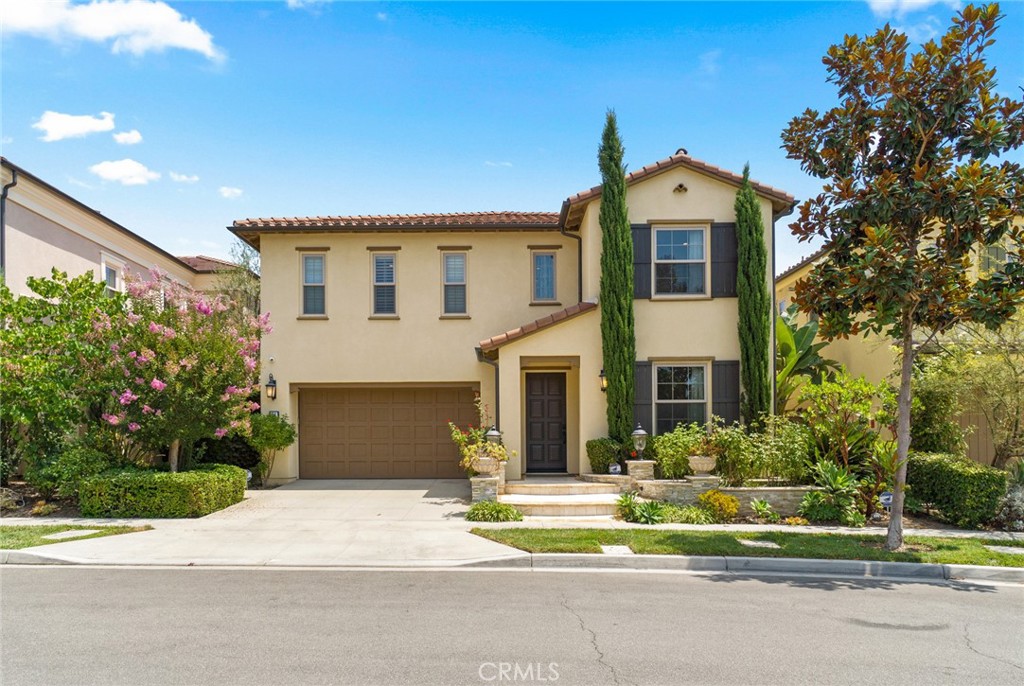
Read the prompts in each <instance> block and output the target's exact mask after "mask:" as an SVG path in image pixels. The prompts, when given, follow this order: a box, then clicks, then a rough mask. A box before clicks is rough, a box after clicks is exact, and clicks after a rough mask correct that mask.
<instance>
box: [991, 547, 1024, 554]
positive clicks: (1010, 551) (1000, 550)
mask: <svg viewBox="0 0 1024 686" xmlns="http://www.w3.org/2000/svg"><path fill="white" fill-rule="evenodd" d="M985 547H986V548H988V549H989V550H991V551H992V552H994V553H1006V554H1007V555H1024V548H1014V547H1012V546H1008V545H987V546H985Z"/></svg>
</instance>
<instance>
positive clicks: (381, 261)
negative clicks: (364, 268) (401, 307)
mask: <svg viewBox="0 0 1024 686" xmlns="http://www.w3.org/2000/svg"><path fill="white" fill-rule="evenodd" d="M371 264H372V271H373V314H374V315H384V316H388V315H395V314H398V293H397V291H398V280H397V274H396V269H395V254H394V253H373V254H372V255H371Z"/></svg>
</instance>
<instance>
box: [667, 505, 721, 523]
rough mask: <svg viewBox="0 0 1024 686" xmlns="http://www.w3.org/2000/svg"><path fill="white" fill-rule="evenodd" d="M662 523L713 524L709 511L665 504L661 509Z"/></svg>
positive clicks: (712, 516) (713, 517)
mask: <svg viewBox="0 0 1024 686" xmlns="http://www.w3.org/2000/svg"><path fill="white" fill-rule="evenodd" d="M662 513H663V521H664V522H666V523H668V524H715V523H716V522H715V516H714V515H713V514H711V511H710V510H708V509H707V508H704V507H697V506H696V505H673V504H671V503H666V504H665V506H664V507H663V508H662Z"/></svg>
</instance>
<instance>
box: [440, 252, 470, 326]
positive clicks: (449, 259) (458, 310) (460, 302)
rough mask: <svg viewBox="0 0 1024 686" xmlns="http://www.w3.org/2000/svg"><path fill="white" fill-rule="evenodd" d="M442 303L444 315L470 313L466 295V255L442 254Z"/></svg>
mask: <svg viewBox="0 0 1024 686" xmlns="http://www.w3.org/2000/svg"><path fill="white" fill-rule="evenodd" d="M441 281H442V291H443V293H442V295H441V299H442V303H441V308H442V310H441V311H442V312H443V313H444V314H455V315H458V314H466V313H467V312H468V303H467V293H466V290H467V289H466V281H467V278H466V253H464V252H444V253H441Z"/></svg>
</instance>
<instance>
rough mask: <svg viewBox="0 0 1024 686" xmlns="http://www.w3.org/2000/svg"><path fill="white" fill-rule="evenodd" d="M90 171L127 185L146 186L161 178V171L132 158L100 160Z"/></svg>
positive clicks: (108, 179)
mask: <svg viewBox="0 0 1024 686" xmlns="http://www.w3.org/2000/svg"><path fill="white" fill-rule="evenodd" d="M89 171H91V172H92V173H93V174H95V175H96V176H98V177H100V178H101V179H103V180H104V181H117V182H118V183H120V184H122V185H125V186H145V185H146V184H147V183H149V182H150V181H156V180H157V179H159V178H160V173H159V172H155V171H152V170H150V169H148V168H147V167H146V165H144V164H142V163H141V162H136V161H135V160H131V159H123V160H117V161H116V162H100V163H99V164H94V165H92V166H91V167H89Z"/></svg>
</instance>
